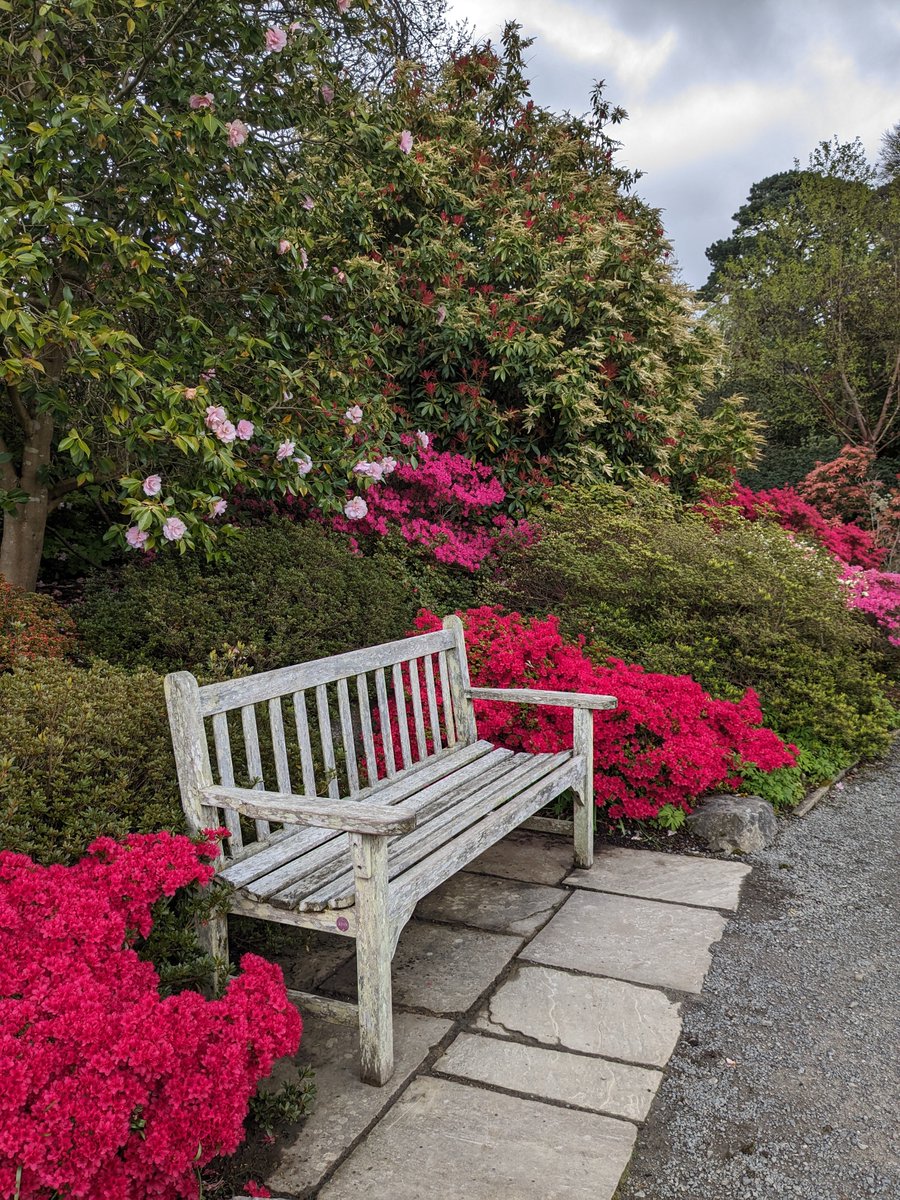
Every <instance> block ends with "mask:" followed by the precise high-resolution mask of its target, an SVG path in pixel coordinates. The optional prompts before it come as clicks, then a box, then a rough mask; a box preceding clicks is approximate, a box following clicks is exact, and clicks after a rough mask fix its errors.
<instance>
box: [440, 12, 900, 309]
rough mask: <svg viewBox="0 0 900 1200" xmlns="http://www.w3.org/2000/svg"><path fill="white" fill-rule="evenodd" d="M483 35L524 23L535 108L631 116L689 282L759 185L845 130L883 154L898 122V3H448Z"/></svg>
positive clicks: (845, 135)
mask: <svg viewBox="0 0 900 1200" xmlns="http://www.w3.org/2000/svg"><path fill="white" fill-rule="evenodd" d="M450 7H451V11H452V13H453V14H454V15H455V16H457V17H465V18H467V19H468V20H469V22H470V23H471V24H472V25H474V27H475V29H476V32H477V33H478V34H479V35H480V36H491V37H496V36H497V35H498V34H499V31H500V29H501V28H502V26H503V24H504V23H505V22H506V21H507V20H512V19H515V20H517V21H518V22H519V23H520V24H521V25H522V26H523V28H524V31H525V33H526V34H527V35H528V36H533V37H534V38H535V39H536V40H535V43H534V45H533V46H532V47H531V50H530V52H529V58H530V76H531V80H532V91H533V95H534V97H535V99H536V100H537V102H538V103H540V104H543V105H545V106H547V107H549V108H553V109H556V110H563V109H569V110H570V111H572V112H583V111H585V110H586V109H587V107H588V99H589V95H590V89H591V84H592V82H593V80H595V79H605V80H606V81H607V89H606V95H607V98H608V99H609V100H611V101H612V102H613V103H614V104H621V105H622V106H623V107H624V108H626V109H627V110H628V114H629V120H628V121H627V122H625V123H624V125H621V126H619V130H620V131H621V132H620V133H619V134H618V136H619V138H620V140H621V141H622V142H623V149H622V152H621V154H620V161H622V162H623V163H625V164H626V165H627V166H630V167H636V168H639V169H640V170H642V171H644V172H645V175H644V178H643V179H641V180H640V182H639V183H638V185H637V191H638V193H639V194H640V195H641V196H643V198H644V199H645V200H647V201H648V202H649V203H650V204H653V205H655V206H657V207H659V208H661V209H663V214H664V222H665V226H666V229H667V231H668V233H669V236H670V237H671V238H672V239H673V241H674V245H675V252H676V255H677V257H678V260H679V262H680V264H681V268H682V274H683V277H684V279H685V281H686V282H687V283H689V284H691V285H692V286H695V287H696V286H699V285H700V284H701V283H703V282H704V280H705V279H706V276H707V274H708V269H709V268H708V264H707V261H706V258H705V256H704V253H703V251H704V249H705V247H706V246H708V245H709V244H710V242H712V241H715V239H716V238H719V237H725V236H726V235H727V234H728V233H729V232H730V230H731V215H732V213H734V212H735V211H736V210H737V208H738V207H739V206H740V205H741V204H742V203H743V201H744V199H745V198H746V195H747V192H748V190H749V188H750V185H751V184H752V183H753V182H755V181H756V180H758V179H762V178H764V177H765V176H766V175H772V174H774V173H775V172H776V171H783V170H788V169H789V168H790V167H791V166H792V165H793V161H794V159H795V158H799V159H800V161H801V164H803V165H806V162H807V159H808V157H809V153H810V151H811V150H812V149H813V147H814V146H815V145H816V144H817V143H818V142H819V141H822V140H827V139H828V138H830V137H831V135H832V134H835V133H836V134H837V135H838V136H839V137H840V139H841V140H842V141H849V140H851V139H852V138H854V137H856V136H857V135H859V136H860V137H861V138H862V140H863V143H864V145H865V146H866V149H867V150H868V152H869V156H870V158H871V159H873V160H874V159H875V158H876V157H877V155H878V149H879V143H880V141H881V135H882V133H883V132H884V131H885V130H886V129H887V128H889V127H890V126H892V125H894V124H895V123H896V122H897V121H898V120H900V0H451V3H450Z"/></svg>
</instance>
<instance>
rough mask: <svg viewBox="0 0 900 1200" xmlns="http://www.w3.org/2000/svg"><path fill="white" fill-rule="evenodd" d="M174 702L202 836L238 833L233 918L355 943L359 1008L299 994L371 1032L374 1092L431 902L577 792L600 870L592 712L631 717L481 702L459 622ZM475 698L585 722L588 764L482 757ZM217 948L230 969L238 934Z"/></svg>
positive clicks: (172, 690)
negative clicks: (395, 975)
mask: <svg viewBox="0 0 900 1200" xmlns="http://www.w3.org/2000/svg"><path fill="white" fill-rule="evenodd" d="M165 686H166V701H167V704H168V710H169V722H170V726H171V730H172V741H173V745H174V750H175V759H176V763H177V767H178V781H179V784H180V788H181V796H182V802H183V805H184V812H185V816H186V818H187V822H188V825H189V827H190V828H191V830H192V831H194V832H197V831H199V830H201V829H205V828H210V827H219V826H221V825H222V824H223V822H224V824H225V825H227V827H228V829H229V831H230V835H231V836H230V837H229V838H228V839H227V841H226V842H225V843H224V846H223V852H222V856H221V858H220V859H219V861H218V863H217V875H218V877H220V878H221V879H223V880H225V881H226V882H227V883H229V884H230V885H232V888H233V891H232V892H231V894H230V899H229V908H228V910H229V911H230V912H233V913H240V914H242V915H244V916H250V917H257V918H261V919H263V920H269V921H280V922H284V923H287V924H289V925H299V926H303V927H304V928H307V929H317V930H323V931H326V932H328V933H336V934H341V935H343V936H344V937H350V938H356V953H357V975H358V983H359V1003H358V1005H350V1004H347V1003H345V1002H342V1001H333V1000H332V1001H324V1000H320V998H318V997H312V996H308V995H306V994H299V993H292V995H293V996H294V997H295V998H299V1000H300V1002H301V1004H305V1005H306V1007H307V1010H308V1011H310V1010H319V1011H322V1010H323V1009H324V1010H325V1011H327V1012H328V1013H329V1015H330V1016H331V1017H333V1018H334V1017H337V1018H338V1019H343V1020H352V1021H354V1022H355V1021H356V1020H357V1019H358V1021H359V1031H360V1054H361V1060H362V1070H361V1074H362V1078H363V1079H364V1080H366V1081H367V1082H370V1083H375V1084H383V1083H385V1082H386V1081H387V1080H388V1079H389V1078H390V1076H391V1073H392V1071H393V1032H392V1021H391V959H392V958H393V954H394V950H395V948H396V945H397V939H398V937H399V935H400V932H401V930H402V929H403V927H404V925H405V924H406V922H407V921H408V920H409V919H410V917H411V916H412V913H413V909H414V908H415V906H416V903H417V902H418V901H419V900H420V899H421V898H422V897H423V896H425V895H427V893H429V892H431V891H432V890H433V889H434V888H436V887H438V885H439V884H441V883H443V882H444V880H446V879H448V878H449V877H450V876H451V875H454V874H455V873H456V872H457V871H459V870H460V869H461V868H462V867H465V866H466V865H467V864H468V863H470V862H472V860H473V859H475V858H476V857H477V856H478V855H479V854H481V853H482V852H483V851H484V850H486V849H487V848H488V847H489V846H492V845H493V844H494V843H495V842H497V841H499V840H500V839H501V838H502V837H504V836H505V835H506V834H507V833H509V831H510V830H511V829H514V828H515V827H516V826H517V825H519V824H520V823H521V822H523V821H525V820H527V819H528V818H529V817H531V816H533V815H534V813H536V812H537V811H538V810H539V809H541V808H542V807H543V806H544V805H545V804H547V803H548V802H549V801H550V800H553V799H554V798H555V797H557V796H559V795H560V794H561V793H563V792H565V791H566V790H567V789H568V788H572V789H573V790H574V793H575V813H574V815H575V820H574V829H575V862H576V864H577V865H578V866H580V867H588V866H590V865H591V862H592V860H593V779H592V764H593V715H592V711H591V710H593V709H603V708H614V707H615V705H616V701H615V700H614V699H613V698H612V697H610V696H595V695H580V694H576V693H568V692H540V691H531V690H528V689H521V690H520V689H516V690H497V689H494V688H477V687H476V688H473V687H472V686H471V684H470V681H469V671H468V666H467V662H466V648H465V642H464V640H463V627H462V624H461V622H460V620H459V618H458V617H447V618H446V620H445V621H444V627H443V629H442V630H439V631H437V632H435V633H426V634H422V635H420V636H416V637H411V638H408V639H405V640H403V641H398V642H390V643H388V644H386V645H383V646H372V647H369V648H367V649H364V650H359V651H355V652H352V653H349V654H339V655H337V656H335V657H333V658H326V659H320V660H317V661H314V662H307V663H301V664H300V665H298V666H295V667H286V668H284V669H281V670H276V671H267V672H265V673H262V674H259V675H251V676H249V677H246V678H243V679H235V680H229V681H228V682H225V683H212V684H209V685H207V686H205V687H199V686H198V684H197V680H196V679H195V678H194V676H193V675H191V674H189V673H188V672H186V671H179V672H177V673H175V674H172V675H168V676H167V677H166V685H165ZM476 698H482V699H485V700H503V701H509V702H511V703H515V704H542V705H543V704H548V705H558V706H565V707H569V708H572V709H573V710H574V728H573V748H572V749H571V750H564V751H562V752H561V753H558V754H526V753H514V752H513V751H511V750H504V749H498V748H497V747H495V746H492V745H491V744H490V743H489V742H485V741H479V739H478V734H477V732H476V728H475V711H474V706H473V700H474V699H476ZM373 707H374V708H375V709H376V712H377V721H376V722H375V723H374V724H373V720H372V708H373ZM260 708H263V709H267V710H268V711H267V713H265V712H264V713H263V720H262V721H260V720H259V719H258V713H259V709H260ZM410 712H411V715H412V722H411V724H410ZM207 722H209V725H211V729H208V727H207ZM289 728H290V729H292V734H291V736H289V735H288V732H287V730H288V729H289ZM237 741H243V753H242V755H234V754H233V751H232V745H233V743H235V742H237ZM213 758H214V759H215V762H216V768H217V769H216V771H215V772H214V771H213V769H212V765H211V760H212V759H213ZM236 779H238V780H243V781H245V782H246V784H247V785H248V786H243V787H242V786H236ZM295 781H296V782H300V781H302V786H301V787H300V788H299V789H298V788H297V787H296V786H295ZM273 782H274V785H275V786H274V787H273V786H272V784H273ZM242 818H243V821H242ZM250 829H253V830H255V834H254V835H252V840H249V838H248V831H249V830H250ZM204 938H205V941H206V945H207V947H208V949H209V950H210V951H211V953H212V954H213V955H214V956H215V957H216V959H217V960H218V961H220V962H222V963H227V959H228V934H227V918H226V917H225V916H222V917H219V918H216V919H214V920H213V921H211V922H209V924H208V925H207V926H205V927H204Z"/></svg>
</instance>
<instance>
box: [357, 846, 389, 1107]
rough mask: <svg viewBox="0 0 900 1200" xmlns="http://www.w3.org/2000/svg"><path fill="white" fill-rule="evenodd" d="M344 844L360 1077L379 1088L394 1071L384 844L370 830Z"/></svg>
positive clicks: (386, 861) (386, 867) (386, 868)
mask: <svg viewBox="0 0 900 1200" xmlns="http://www.w3.org/2000/svg"><path fill="white" fill-rule="evenodd" d="M350 845H351V850H352V853H353V868H354V875H355V878H356V973H357V982H358V986H359V1052H360V1062H361V1070H360V1075H361V1077H362V1079H363V1081H364V1082H365V1083H373V1084H375V1085H376V1086H379V1087H380V1086H381V1085H382V1084H385V1083H387V1081H388V1080H389V1079H390V1077H391V1075H393V1073H394V1027H393V1019H392V1014H391V958H392V957H393V946H394V942H393V931H392V929H391V922H390V921H389V919H388V845H387V838H385V837H375V836H373V835H370V834H351V835H350Z"/></svg>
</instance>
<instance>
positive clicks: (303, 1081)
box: [250, 1067, 316, 1133]
mask: <svg viewBox="0 0 900 1200" xmlns="http://www.w3.org/2000/svg"><path fill="white" fill-rule="evenodd" d="M315 1095H316V1085H315V1083H314V1082H313V1073H312V1068H311V1067H303V1068H302V1069H301V1070H300V1071H299V1072H298V1075H297V1079H296V1080H292V1081H291V1082H288V1083H283V1084H281V1086H280V1087H278V1088H277V1089H275V1090H272V1091H269V1090H260V1091H258V1092H257V1093H256V1095H255V1096H252V1097H251V1099H250V1119H251V1120H252V1122H253V1124H254V1125H255V1126H256V1127H257V1128H258V1129H262V1130H265V1132H266V1133H271V1131H272V1130H273V1129H277V1128H278V1127H279V1126H280V1125H285V1124H287V1125H293V1124H294V1123H295V1122H297V1121H299V1120H301V1118H303V1117H306V1116H308V1115H309V1113H310V1112H311V1111H312V1105H313V1101H314V1099H315Z"/></svg>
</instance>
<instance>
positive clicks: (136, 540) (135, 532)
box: [125, 525, 150, 550]
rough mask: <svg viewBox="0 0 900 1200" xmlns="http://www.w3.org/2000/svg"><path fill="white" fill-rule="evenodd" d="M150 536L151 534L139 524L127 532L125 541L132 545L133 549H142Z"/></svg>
mask: <svg viewBox="0 0 900 1200" xmlns="http://www.w3.org/2000/svg"><path fill="white" fill-rule="evenodd" d="M149 536H150V534H149V533H145V531H144V530H143V529H138V527H137V525H132V527H131V528H130V529H129V530H127V531H126V533H125V541H126V542H127V543H128V545H129V546H131V547H132V549H134V550H140V548H141V547H142V546H143V544H144V542H146V540H147V538H148V537H149Z"/></svg>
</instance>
